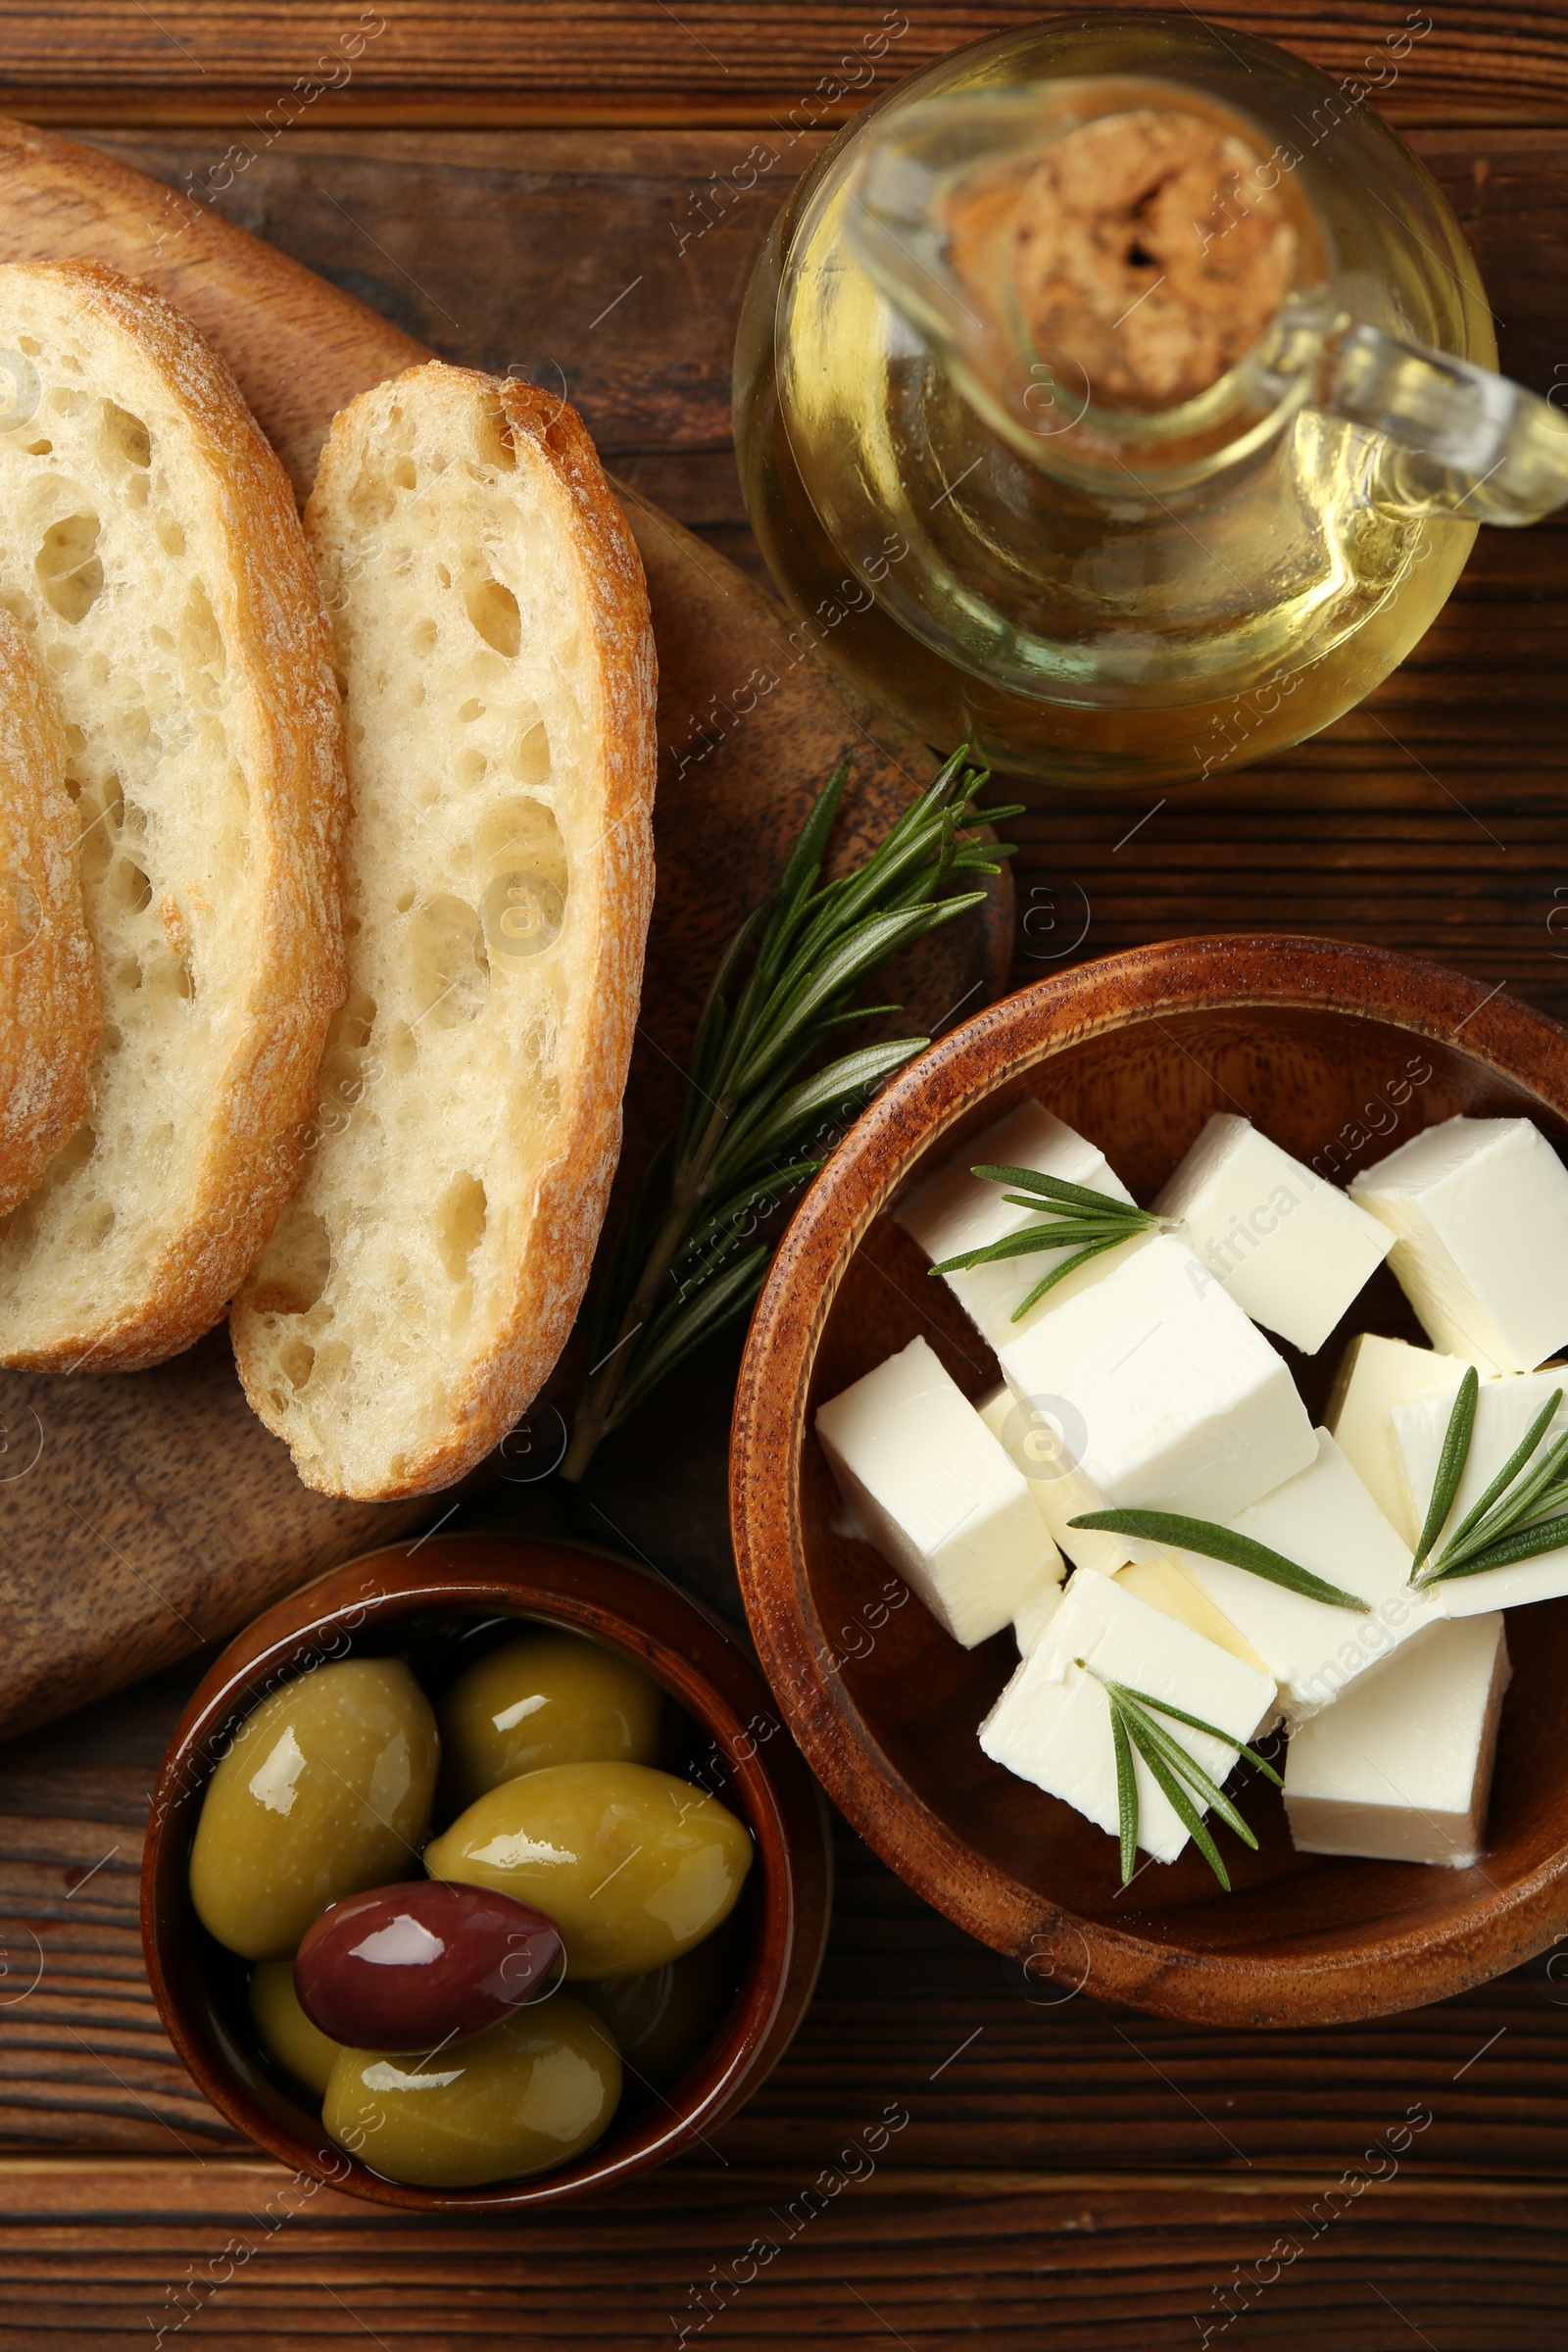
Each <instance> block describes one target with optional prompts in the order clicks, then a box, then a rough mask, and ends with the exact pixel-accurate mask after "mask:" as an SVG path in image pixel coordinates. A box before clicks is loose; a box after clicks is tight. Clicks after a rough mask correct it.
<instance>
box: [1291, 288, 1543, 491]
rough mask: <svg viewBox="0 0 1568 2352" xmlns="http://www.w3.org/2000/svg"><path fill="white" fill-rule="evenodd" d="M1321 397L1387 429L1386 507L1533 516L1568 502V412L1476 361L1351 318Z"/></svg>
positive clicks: (1326, 369) (1381, 456)
mask: <svg viewBox="0 0 1568 2352" xmlns="http://www.w3.org/2000/svg"><path fill="white" fill-rule="evenodd" d="M1313 405H1314V406H1315V407H1317V408H1320V409H1325V410H1327V411H1328V413H1329V414H1330V415H1331V416H1334V417H1343V418H1344V419H1345V420H1346V421H1347V422H1348V423H1350V424H1357V425H1361V426H1363V427H1367V428H1369V429H1370V430H1371V431H1372V432H1373V433H1375V434H1376V435H1377V436H1378V437H1379V441H1380V444H1381V446H1380V448H1379V450H1378V452H1377V457H1376V462H1375V464H1374V467H1373V471H1372V476H1371V480H1370V482H1369V484H1368V489H1369V494H1370V496H1371V499H1372V503H1373V504H1374V505H1375V506H1377V507H1380V508H1381V509H1383V511H1384V512H1385V513H1387V514H1395V515H1404V516H1407V517H1410V518H1411V519H1414V518H1416V517H1420V516H1433V517H1441V516H1445V515H1446V516H1448V517H1449V518H1451V519H1452V520H1453V521H1456V522H1495V523H1526V522H1539V521H1540V520H1541V518H1542V516H1543V515H1549V514H1551V513H1552V512H1553V510H1554V509H1555V508H1557V507H1560V506H1562V505H1563V504H1564V502H1565V501H1568V417H1562V416H1560V415H1559V414H1558V412H1557V410H1556V409H1554V408H1553V407H1552V406H1551V403H1550V402H1549V401H1545V400H1543V399H1542V398H1541V397H1540V395H1539V394H1538V393H1535V392H1527V391H1526V390H1525V388H1524V386H1523V385H1522V384H1515V383H1512V382H1510V380H1509V379H1508V377H1507V376H1504V375H1495V374H1494V373H1493V372H1492V370H1491V369H1490V368H1478V367H1476V366H1475V365H1474V363H1473V362H1471V361H1469V360H1456V359H1451V358H1449V356H1448V355H1447V354H1446V352H1439V351H1428V350H1426V349H1424V348H1423V346H1422V345H1420V344H1419V343H1405V342H1401V341H1400V339H1399V338H1398V337H1397V335H1387V334H1384V333H1383V331H1382V330H1381V328H1379V327H1375V326H1364V325H1359V324H1357V325H1349V326H1346V327H1344V328H1342V329H1341V330H1340V331H1338V332H1337V333H1334V334H1331V335H1330V337H1329V338H1328V340H1327V342H1326V343H1325V344H1324V346H1323V351H1322V356H1321V360H1320V364H1319V369H1318V381H1317V387H1316V393H1315V397H1314V401H1313Z"/></svg>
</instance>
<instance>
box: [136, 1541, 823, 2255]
mask: <svg viewBox="0 0 1568 2352" xmlns="http://www.w3.org/2000/svg"><path fill="white" fill-rule="evenodd" d="M508 1619H517V1620H532V1621H536V1622H541V1623H544V1624H547V1625H556V1626H565V1627H569V1628H571V1629H573V1630H575V1631H576V1632H579V1633H582V1634H587V1635H591V1636H592V1637H593V1638H594V1639H595V1640H597V1641H599V1642H605V1643H607V1644H608V1645H609V1646H610V1647H612V1648H613V1649H618V1650H620V1651H622V1652H623V1653H624V1654H625V1655H626V1656H628V1657H629V1658H631V1659H632V1660H633V1661H634V1662H635V1663H636V1664H637V1665H639V1666H641V1667H643V1668H645V1669H646V1670H647V1672H648V1673H650V1674H651V1675H652V1676H654V1678H655V1679H656V1680H657V1681H658V1682H660V1683H662V1685H663V1687H664V1689H665V1690H666V1691H668V1692H669V1693H670V1694H671V1695H672V1697H673V1698H674V1699H675V1700H676V1702H677V1704H678V1705H679V1706H680V1707H681V1708H682V1709H683V1710H684V1711H685V1714H686V1715H687V1716H688V1717H689V1718H690V1721H691V1723H692V1725H693V1726H694V1730H695V1745H694V1747H693V1751H692V1758H691V1760H692V1762H693V1763H694V1764H700V1765H701V1766H702V1767H703V1768H704V1770H703V1781H704V1785H705V1786H706V1787H709V1788H711V1789H713V1790H714V1792H715V1793H716V1794H717V1795H719V1796H720V1797H721V1798H722V1799H723V1801H724V1802H725V1803H726V1804H727V1805H729V1807H730V1808H731V1810H732V1811H734V1812H737V1813H738V1814H739V1815H740V1816H741V1818H742V1819H743V1820H744V1821H745V1822H746V1824H747V1826H748V1828H749V1829H750V1831H751V1833H752V1836H753V1838H754V1839H755V1841H756V1848H757V1853H756V1860H755V1862H754V1864H753V1867H752V1870H751V1873H750V1876H749V1878H748V1881H747V1885H746V1888H745V1890H744V1892H743V1894H742V1897H741V1915H742V1918H743V1922H744V1927H743V1946H744V1957H743V1959H742V1962H741V1967H740V1976H739V1983H738V1985H737V1987H736V1990H735V1993H734V1996H733V1998H732V2000H731V2003H730V2006H729V2010H728V2013H727V2014H726V2015H725V2016H723V2017H721V2018H718V2019H715V2021H714V2031H713V2038H712V2040H711V2043H710V2045H709V2047H708V2048H707V2049H706V2050H705V2051H704V2053H703V2055H702V2056H701V2057H700V2058H699V2059H698V2060H697V2061H696V2062H695V2064H694V2065H693V2066H692V2067H691V2068H690V2069H689V2070H688V2072H687V2074H686V2075H685V2076H684V2077H683V2078H682V2079H681V2081H680V2082H677V2083H674V2084H673V2085H671V2086H670V2089H669V2092H668V2095H667V2096H659V2095H657V2094H654V2095H644V2096H642V2097H641V2098H640V2100H634V2101H633V2102H632V2103H631V2104H630V2106H629V2107H628V2104H627V2102H626V2101H624V2100H623V2102H622V2106H621V2108H620V2110H619V2111H617V2113H616V2115H615V2116H614V2118H613V2120H612V2122H611V2125H610V2128H609V2130H608V2131H607V2132H606V2134H605V2136H604V2137H603V2139H601V2140H600V2141H599V2142H598V2144H597V2145H596V2146H594V2147H592V2148H590V2149H589V2150H588V2151H587V2152H586V2153H585V2154H584V2155H581V2156H579V2157H577V2158H576V2159H575V2161H574V2162H572V2163H570V2164H568V2165H564V2166H562V2167H561V2168H560V2169H559V2170H558V2171H555V2172H550V2173H540V2174H537V2175H535V2176H534V2177H532V2178H531V2179H527V2180H514V2181H499V2182H496V2183H494V2184H491V2185H487V2186H485V2187H481V2188H466V2189H433V2188H414V2187H408V2186H406V2185H404V2184H403V2183H402V2182H399V2181H395V2180H386V2179H384V2178H383V2177H382V2176H381V2175H380V2174H378V2173H375V2172H372V2171H371V2170H370V2169H369V2167H368V2166H367V2165H366V2164H364V2163H362V2162H361V2161H360V2160H359V2158H358V2157H355V2156H351V2155H349V2154H347V2153H346V2152H345V2151H344V2150H343V2149H341V2148H339V2147H337V2146H336V2145H335V2144H334V2143H333V2142H332V2141H331V2140H329V2139H328V2138H327V2136H326V2134H325V2132H324V2131H323V2130H322V2128H321V2124H320V2120H319V2116H318V2115H316V2114H315V2113H313V2112H312V2110H311V2109H309V2108H308V2107H306V2106H304V2105H302V2104H301V2102H300V2100H299V2097H298V2094H297V2093H296V2092H295V2091H294V2090H292V2089H291V2088H290V2087H289V2085H288V2082H287V2079H286V2078H285V2077H284V2076H282V2075H281V2074H280V2073H278V2072H277V2070H276V2069H275V2068H273V2067H272V2066H271V2065H270V2062H269V2061H268V2060H267V2059H266V2058H265V2057H264V2055H263V2053H262V2051H261V2048H260V2045H259V2043H258V2041H257V2039H256V2035H255V2033H254V2031H253V2029H252V2027H251V2024H250V2020H249V2017H248V2014H247V2010H246V2004H245V1996H244V1985H245V1976H246V1970H245V1964H244V1963H243V1962H241V1961H236V1960H234V1959H233V1958H232V1956H231V1955H229V1954H227V1953H224V1952H223V1951H221V1948H220V1946H219V1945H217V1944H216V1943H215V1942H214V1941H213V1940H212V1938H211V1937H210V1936H208V1935H207V1933H206V1931H205V1930H204V1929H203V1928H202V1926H201V1925H200V1923H199V1921H198V1920H197V1918H196V1915H195V1911H194V1909H193V1908H192V1905H191V1900H190V1892H189V1887H188V1883H187V1882H188V1867H189V1860H190V1849H191V1841H192V1839H193V1838H194V1836H195V1831H196V1822H197V1817H198V1815H199V1813H200V1811H201V1804H202V1797H203V1794H204V1792H205V1789H206V1786H207V1782H208V1780H209V1778H210V1777H211V1774H212V1772H213V1771H214V1769H215V1768H216V1765H217V1763H218V1760H219V1758H220V1757H221V1754H222V1753H223V1752H224V1750H225V1748H226V1745H227V1742H228V1740H229V1739H230V1738H231V1736H232V1734H233V1733H234V1731H235V1730H237V1728H238V1726H239V1724H240V1723H241V1722H242V1721H243V1719H244V1717H245V1716H246V1715H247V1714H248V1713H249V1712H250V1710H251V1708H252V1707H254V1706H255V1705H256V1704H257V1703H258V1701H259V1700H260V1699H261V1698H262V1697H263V1696H264V1695H265V1694H266V1693H267V1692H268V1691H271V1690H273V1689H275V1688H276V1687H277V1685H278V1684H280V1683H282V1682H285V1681H288V1680H290V1679H292V1678H293V1677H294V1676H297V1675H300V1674H305V1673H309V1672H310V1671H311V1670H312V1668H313V1667H314V1666H317V1665H319V1664H321V1663H322V1662H324V1661H325V1660H328V1659H335V1658H339V1657H346V1656H362V1657H366V1656H386V1655H407V1657H408V1659H409V1662H410V1664H411V1665H413V1666H414V1668H415V1671H416V1673H420V1672H421V1671H422V1670H423V1668H424V1666H425V1664H426V1662H427V1661H428V1660H430V1659H431V1658H432V1657H435V1656H438V1655H439V1653H440V1650H441V1646H442V1644H443V1643H444V1642H445V1643H450V1642H452V1641H453V1640H454V1637H455V1634H457V1633H459V1632H461V1629H462V1628H463V1627H465V1626H467V1627H471V1628H478V1627H482V1626H483V1625H485V1624H486V1623H489V1624H494V1623H495V1621H496V1620H508ZM831 1896H832V1862H831V1849H830V1847H829V1845H828V1841H827V1815H826V1808H825V1807H824V1805H823V1804H822V1801H821V1797H820V1794H819V1792H818V1790H817V1789H816V1788H815V1786H814V1784H813V1782H812V1780H811V1777H810V1774H809V1772H808V1771H807V1770H806V1767H805V1765H804V1764H803V1763H802V1762H801V1759H800V1756H799V1755H798V1753H797V1752H796V1750H795V1748H794V1746H793V1744H792V1743H791V1741H790V1740H789V1739H788V1737H787V1736H786V1735H785V1734H784V1732H783V1729H782V1727H781V1725H780V1724H779V1721H778V1715H777V1710H776V1708H775V1706H774V1703H773V1701H772V1699H771V1697H770V1695H769V1693H768V1691H767V1687H766V1685H765V1684H764V1683H763V1682H762V1679H761V1677H760V1675H759V1673H758V1672H757V1669H756V1667H755V1666H754V1665H753V1664H752V1662H751V1660H750V1659H749V1658H748V1657H747V1656H746V1655H745V1653H744V1652H743V1651H742V1650H741V1648H740V1647H739V1646H738V1644H737V1643H736V1642H734V1641H733V1640H732V1639H731V1637H730V1636H729V1634H727V1633H726V1632H725V1631H724V1630H723V1628H722V1627H721V1626H720V1624H719V1623H718V1621H717V1619H716V1618H713V1617H711V1616H710V1615H709V1613H708V1612H707V1611H706V1610H705V1609H703V1608H702V1607H701V1606H700V1605H699V1604H698V1603H697V1602H696V1601H694V1600H691V1599H688V1598H687V1596H686V1595H685V1594H684V1593H679V1592H677V1591H676V1589H675V1588H674V1586H672V1585H668V1584H666V1583H664V1582H663V1581H662V1579H660V1578H658V1577H656V1576H654V1575H651V1574H649V1573H647V1572H645V1571H644V1570H642V1569H640V1568H636V1567H633V1566H632V1565H631V1564H630V1563H628V1562H626V1561H623V1560H619V1559H615V1558H613V1557H611V1556H610V1555H609V1554H608V1553H604V1552H599V1551H594V1550H591V1549H588V1548H587V1547H579V1546H578V1545H576V1544H545V1543H532V1542H530V1543H521V1542H515V1541H512V1540H508V1539H505V1538H501V1537H494V1536H456V1537H440V1536H437V1537H431V1538H428V1539H426V1540H423V1541H420V1542H417V1543H415V1544H411V1545H408V1546H404V1545H402V1544H398V1545H395V1546H391V1547H389V1548H387V1549H386V1550H383V1551H372V1552H368V1553H366V1554H365V1556H364V1557H363V1558H361V1559H358V1560H352V1561H350V1562H349V1563H348V1564H347V1566H345V1567H342V1568H336V1569H333V1570H332V1572H331V1573H330V1574H329V1575H327V1576H323V1577H321V1578H319V1579H318V1581H317V1582H316V1583H314V1584H311V1585H307V1586H306V1587H305V1588H304V1590H303V1591H302V1592H299V1593H293V1594H291V1595H290V1597H289V1598H288V1599H287V1600H284V1601H280V1602H279V1603H278V1604H277V1606H276V1607H275V1608H271V1609H269V1610H268V1611H267V1613H266V1615H265V1616H262V1617H259V1618H257V1620H256V1621H255V1623H254V1624H253V1625H251V1626H249V1627H248V1628H247V1629H246V1631H245V1632H244V1633H242V1634H241V1635H240V1636H239V1637H238V1638H237V1640H235V1641H234V1642H230V1643H229V1645H228V1647H227V1648H226V1649H225V1650H224V1652H223V1654H222V1656H221V1658H220V1659H219V1660H218V1662H217V1664H216V1665H215V1666H214V1667H213V1670H212V1672H211V1673H210V1674H209V1675H208V1676H207V1678H206V1680H205V1681H204V1682H203V1684H202V1686H201V1688H200V1689H199V1690H198V1691H197V1692H196V1694H195V1696H194V1697H193V1698H192V1700H191V1702H190V1705H189V1706H188V1707H187V1708H186V1710H185V1713H184V1715H183V1716H182V1718H181V1719H180V1722H179V1725H178V1728H177V1729H176V1731H175V1733H174V1737H173V1740H172V1742H171V1744H170V1748H169V1752H168V1755H167V1756H166V1757H165V1760H164V1766H163V1770H162V1772H161V1773H160V1775H159V1778H158V1785H157V1787H156V1789H154V1791H153V1804H152V1814H151V1818H150V1821H149V1824H148V1832H147V1844H146V1850H145V1859H144V1862H143V1866H142V1885H141V1917H142V1943H143V1948H144V1950H145V1953H146V1959H147V1973H148V1976H149V1977H150V1979H151V1981H152V1988H153V1995H154V1998H155V1999H156V2001H157V2003H158V2008H159V2013H160V2015H161V2016H162V2018H163V2021H164V2025H165V2027H166V2028H167V2030H168V2033H169V2036H170V2039H171V2040H172V2042H173V2044H174V2047H175V2049H176V2050H177V2051H178V2052H179V2054H180V2056H181V2058H182V2059H183V2060H184V2062H185V2064H186V2066H187V2067H188V2068H189V2069H190V2072H191V2074H192V2075H193V2076H194V2077H195V2080H196V2082H198V2083H199V2084H200V2086H201V2088H202V2089H203V2090H204V2091H205V2092H206V2094H207V2096H208V2097H209V2098H210V2099H211V2100H212V2102H213V2104H214V2106H215V2107H217V2108H218V2109H219V2111H220V2113H221V2114H222V2115H224V2116H226V2117H227V2118H228V2120H229V2122H230V2123H231V2124H234V2125H235V2126H237V2128H238V2129H239V2130H240V2131H245V2132H248V2133H249V2135H250V2137H251V2138H252V2139H254V2140H256V2141H257V2142H259V2144H260V2145H261V2146H262V2147H264V2148H266V2149H267V2150H269V2152H270V2154H272V2155H273V2156H276V2157H277V2158H278V2159H279V2160H280V2161H281V2162H282V2163H284V2164H287V2165H290V2166H292V2167H293V2168H294V2169H295V2170H296V2171H297V2172H302V2173H306V2174H309V2175H313V2176H315V2177H316V2178H317V2179H319V2180H329V2181H331V2183H332V2184H333V2186H334V2187H337V2188H342V2189H346V2190H348V2191H349V2192H350V2193H351V2194H353V2195H355V2196H361V2197H368V2198H371V2199H373V2200H374V2201H375V2202H376V2203H378V2204H382V2205H401V2206H407V2207H411V2208H413V2209H415V2210H417V2211H422V2212H440V2213H476V2212H486V2211H492V2210H494V2209H496V2208H498V2207H510V2206H524V2205H539V2204H547V2203H551V2202H558V2201H560V2200H561V2199H564V2198H569V2197H581V2196H584V2195H587V2194H588V2193H590V2192H591V2191H593V2190H596V2189H600V2188H604V2187H606V2186H608V2185H609V2184H610V2183H611V2182H612V2181H619V2180H626V2179H628V2178H629V2177H630V2176H631V2175H632V2174H634V2173H641V2172H647V2171H649V2170H650V2169H651V2168H652V2167H653V2166H655V2165H657V2164H662V2163H663V2162H664V2160H665V2158H666V2157H669V2156H673V2155H675V2154H676V2153H677V2152H678V2151H679V2150H681V2149H683V2148H688V2147H690V2146H692V2145H694V2144H702V2143H703V2142H704V2140H705V2139H706V2136H707V2135H708V2134H709V2133H711V2131H712V2130H713V2128H714V2127H715V2125H717V2124H719V2123H720V2122H721V2121H722V2120H723V2118H724V2117H725V2116H726V2115H728V2114H729V2113H730V2112H731V2110H732V2109H733V2108H735V2107H737V2106H738V2105H739V2104H740V2102H741V2101H742V2100H743V2099H744V2098H747V2097H748V2096H749V2095H750V2094H751V2093H752V2092H753V2091H754V2090H756V2089H757V2088H758V2086H759V2084H760V2082H762V2081H763V2079H764V2078H765V2077H766V2075H767V2074H768V2073H769V2072H770V2070H771V2069H772V2067H773V2066H774V2065H775V2064H776V2063H777V2061H778V2059H779V2058H780V2057H781V2056H782V2055H783V2053H784V2050H785V2049H786V2047H787V2046H788V2044H789V2042H790V2039H791V2037H792V2036H793V2034H794V2033H795V2030H796V2028H797V2026H798V2025H799V2024H800V2022H801V2019H802V2017H803V2016H804V2014H805V2011H806V2007H807V2004H808V2002H809V1999H810V1997H811V1988H812V1986H813V1985H814V1984H815V1982H816V1974H817V1969H818V1967H819V1966H820V1963H821V1958H822V1949H823V1945H824V1943H825V1942H826V1939H827V1928H828V1917H829V1909H830V1904H831Z"/></svg>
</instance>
